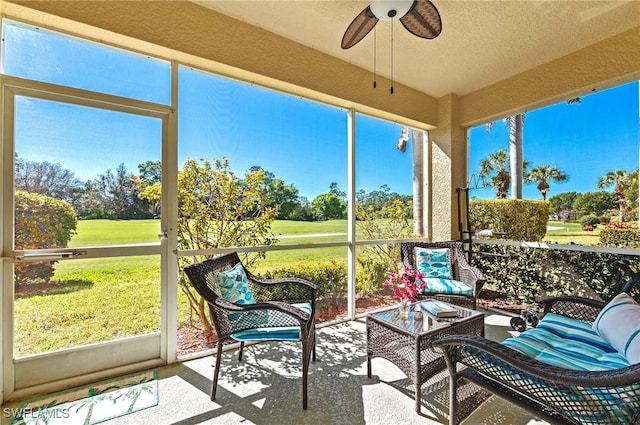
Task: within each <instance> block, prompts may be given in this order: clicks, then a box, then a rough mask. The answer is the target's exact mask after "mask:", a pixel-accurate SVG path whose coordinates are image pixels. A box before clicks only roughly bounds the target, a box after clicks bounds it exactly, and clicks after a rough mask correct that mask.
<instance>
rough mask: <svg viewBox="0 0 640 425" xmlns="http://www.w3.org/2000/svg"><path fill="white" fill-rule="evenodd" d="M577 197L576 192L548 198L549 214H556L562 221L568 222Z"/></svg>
mask: <svg viewBox="0 0 640 425" xmlns="http://www.w3.org/2000/svg"><path fill="white" fill-rule="evenodd" d="M578 196H580V194H579V193H578V192H564V193H559V194H557V195H555V196H552V197H551V198H549V212H550V213H551V214H557V215H558V216H559V217H560V218H561V219H562V220H569V219H570V217H571V214H572V212H573V211H574V209H575V208H574V204H575V202H576V199H578Z"/></svg>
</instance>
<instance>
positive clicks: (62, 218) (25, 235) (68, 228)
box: [15, 191, 78, 283]
mask: <svg viewBox="0 0 640 425" xmlns="http://www.w3.org/2000/svg"><path fill="white" fill-rule="evenodd" d="M15 215H16V219H15V220H16V222H15V249H17V250H21V249H46V248H66V247H67V244H68V243H69V241H70V240H71V237H72V236H73V235H74V233H75V230H76V225H77V222H78V221H77V218H76V215H75V213H74V211H73V208H72V207H71V204H69V203H68V202H66V201H62V200H60V199H55V198H51V197H49V196H45V195H41V194H38V193H29V192H23V191H16V193H15ZM54 263H55V262H54V261H41V262H33V263H18V264H16V266H15V280H16V283H24V282H27V281H35V280H44V281H48V280H49V279H51V276H53V272H54V269H53V264H54Z"/></svg>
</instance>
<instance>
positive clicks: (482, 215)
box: [469, 199, 549, 242]
mask: <svg viewBox="0 0 640 425" xmlns="http://www.w3.org/2000/svg"><path fill="white" fill-rule="evenodd" d="M548 219H549V204H548V203H547V202H545V201H531V200H523V199H490V200H477V199H474V200H472V201H470V202H469V221H470V222H471V227H472V228H473V229H475V230H484V229H490V230H492V231H493V232H494V233H504V234H505V235H504V236H501V238H503V239H510V240H516V241H528V242H539V241H541V240H542V238H544V235H545V234H546V233H547V220H548Z"/></svg>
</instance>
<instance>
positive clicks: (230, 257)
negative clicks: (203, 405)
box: [184, 252, 317, 409]
mask: <svg viewBox="0 0 640 425" xmlns="http://www.w3.org/2000/svg"><path fill="white" fill-rule="evenodd" d="M238 265H239V266H238ZM237 267H242V269H243V270H244V273H245V274H246V277H247V282H246V283H247V286H248V287H249V290H250V291H251V293H252V295H253V298H254V300H255V303H250V304H242V305H240V304H237V303H232V302H229V301H227V300H226V299H225V298H223V296H222V295H221V292H220V289H219V277H218V276H219V275H218V273H219V272H221V271H229V270H232V269H234V268H237ZM184 271H185V273H186V275H187V276H188V277H189V280H190V281H191V283H192V284H193V286H194V287H195V289H196V290H197V291H198V293H199V294H200V295H201V296H202V297H203V298H204V299H205V300H206V302H207V303H208V305H209V313H210V316H211V320H212V321H213V324H214V326H215V329H216V333H217V336H218V345H217V350H216V365H215V370H214V374H213V382H212V386H211V400H214V399H215V396H216V388H217V384H218V375H219V372H220V361H221V356H222V351H223V350H222V347H223V344H224V342H225V341H228V340H230V339H234V340H237V341H240V350H239V355H238V360H239V361H242V351H243V348H244V343H245V341H301V342H302V407H303V409H306V408H307V375H308V371H309V360H310V358H311V357H313V361H315V360H316V348H315V346H316V339H315V338H316V337H315V335H316V325H315V314H316V292H317V288H316V286H315V285H314V284H313V283H311V282H309V281H306V280H303V279H298V278H294V277H291V278H282V279H272V280H265V279H260V278H258V277H256V276H255V275H253V274H252V273H251V272H249V271H248V270H246V268H244V266H242V263H241V261H240V258H239V257H238V254H237V253H235V252H232V253H229V254H225V255H223V256H221V257H218V258H214V259H210V260H205V261H203V262H201V263H195V264H192V265H189V266H187V267H185V268H184ZM274 328H277V329H274Z"/></svg>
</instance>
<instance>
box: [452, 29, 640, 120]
mask: <svg viewBox="0 0 640 425" xmlns="http://www.w3.org/2000/svg"><path fill="white" fill-rule="evenodd" d="M639 22H640V21H639ZM638 79H640V27H636V28H634V29H632V30H629V31H626V32H623V33H621V34H618V35H616V36H614V37H611V38H609V39H607V40H604V41H601V42H599V43H596V44H593V45H591V46H589V47H586V48H584V49H581V50H578V51H576V52H574V53H572V54H570V55H567V56H565V57H562V58H559V59H556V60H554V61H551V62H548V63H546V64H544V65H541V66H539V67H536V68H534V69H531V70H529V71H526V72H523V73H521V74H518V75H516V76H514V77H512V78H509V79H506V80H503V81H500V82H498V83H496V84H493V85H491V86H488V87H485V88H483V89H480V90H477V91H475V92H473V93H469V94H468V95H466V96H464V97H463V98H462V99H461V101H460V122H461V123H462V124H463V125H465V126H471V125H476V124H482V123H485V122H488V121H493V120H496V119H499V118H504V117H507V116H510V115H513V114H515V113H520V112H524V111H526V110H531V109H536V108H540V107H542V106H546V105H551V104H553V103H557V102H561V101H564V100H567V99H569V98H572V97H576V96H580V95H584V94H587V93H590V92H592V91H595V90H602V89H606V88H610V87H613V86H615V85H618V84H622V83H626V82H630V81H633V80H638Z"/></svg>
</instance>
